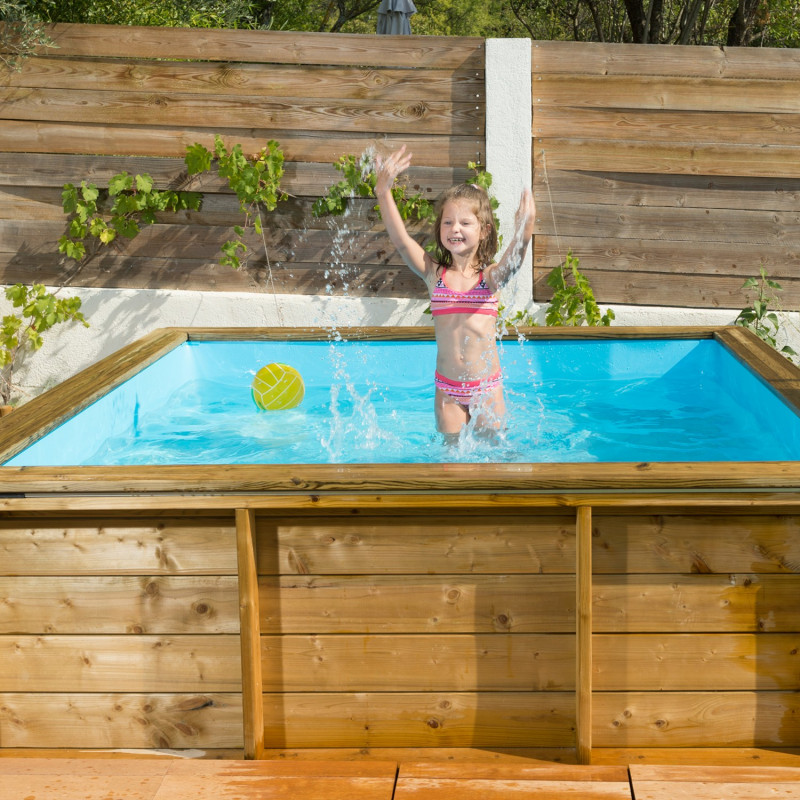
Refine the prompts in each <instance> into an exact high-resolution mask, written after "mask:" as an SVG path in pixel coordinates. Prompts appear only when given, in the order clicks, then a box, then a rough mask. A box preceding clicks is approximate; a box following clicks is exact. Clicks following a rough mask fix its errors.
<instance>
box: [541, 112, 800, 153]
mask: <svg viewBox="0 0 800 800" xmlns="http://www.w3.org/2000/svg"><path fill="white" fill-rule="evenodd" d="M564 131H570V135H571V136H573V137H574V138H583V139H584V140H598V141H602V140H604V139H611V140H614V141H635V142H648V143H649V142H653V143H658V144H659V145H660V146H662V147H663V146H664V145H665V144H668V145H674V144H676V143H683V144H690V145H697V144H723V145H749V146H751V147H757V148H767V147H770V148H771V147H796V146H797V139H798V136H800V114H751V113H746V112H742V111H718V112H715V113H709V112H708V111H706V110H705V109H703V110H696V111H684V112H680V111H664V110H661V109H645V110H637V109H628V108H622V109H599V108H574V107H572V106H568V107H561V106H542V107H537V108H536V109H535V115H534V118H533V136H534V137H535V138H539V137H541V138H542V139H545V140H546V139H550V138H557V139H558V138H562V136H563V132H564Z"/></svg>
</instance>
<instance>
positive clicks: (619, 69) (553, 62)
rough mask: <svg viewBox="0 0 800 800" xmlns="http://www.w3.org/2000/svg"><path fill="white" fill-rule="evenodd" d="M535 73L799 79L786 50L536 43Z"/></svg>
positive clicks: (793, 55) (798, 63)
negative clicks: (778, 77) (776, 76)
mask: <svg viewBox="0 0 800 800" xmlns="http://www.w3.org/2000/svg"><path fill="white" fill-rule="evenodd" d="M531 53H532V71H533V74H534V78H535V76H536V75H537V74H539V73H542V74H544V73H549V72H552V73H559V72H561V73H569V74H573V73H586V74H591V75H597V76H603V75H652V76H656V75H683V76H697V77H707V78H724V79H727V78H770V77H774V76H775V74H779V75H782V76H783V77H785V78H800V58H798V56H797V52H796V51H792V50H789V49H788V48H780V49H779V48H774V49H773V48H766V47H763V48H751V47H711V46H708V47H703V46H692V47H675V46H674V45H669V44H664V45H659V44H629V43H626V44H618V43H598V42H582V43H580V44H577V43H575V42H556V41H552V42H546V41H534V42H533V46H532V50H531Z"/></svg>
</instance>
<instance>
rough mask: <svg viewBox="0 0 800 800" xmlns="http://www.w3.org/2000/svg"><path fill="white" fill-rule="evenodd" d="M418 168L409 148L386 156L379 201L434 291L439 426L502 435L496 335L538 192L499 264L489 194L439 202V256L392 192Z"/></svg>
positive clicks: (525, 200) (466, 187)
mask: <svg viewBox="0 0 800 800" xmlns="http://www.w3.org/2000/svg"><path fill="white" fill-rule="evenodd" d="M410 164H411V153H406V148H405V145H404V146H403V147H401V148H400V149H399V150H397V151H395V152H394V153H392V155H390V156H388V157H387V158H381V157H380V156H379V157H378V158H377V159H376V175H377V181H376V184H375V196H376V197H377V198H378V205H379V206H380V210H381V215H382V217H383V221H384V224H385V225H386V230H387V232H388V233H389V236H390V237H391V240H392V243H393V244H394V246H395V247H396V248H397V250H398V252H399V253H400V255H401V256H402V258H403V260H404V261H405V263H406V264H407V265H408V266H409V267H410V268H411V270H412V271H413V272H415V273H416V274H417V275H419V276H420V278H422V279H423V280H424V281H425V283H426V285H427V287H428V293H429V294H430V298H431V314H432V315H433V323H434V330H435V332H436V345H437V354H436V373H435V376H434V385H435V387H436V392H435V396H434V410H435V412H436V426H437V428H438V430H439V431H440V432H441V433H443V434H444V435H445V437H447V438H448V439H450V440H452V439H454V438H457V437H458V434H459V432H460V431H461V428H462V427H463V426H464V425H465V424H467V423H468V422H470V420H473V419H474V423H473V424H474V425H475V428H476V430H479V431H494V430H498V429H499V428H500V427H501V426H502V421H503V416H504V414H505V401H504V399H503V379H502V374H501V371H500V359H499V357H498V354H497V343H496V333H495V323H496V319H497V306H498V300H497V291H498V289H500V287H502V286H504V285H505V284H506V283H507V282H508V280H509V279H510V278H511V277H512V276H513V275H514V274H515V273H516V272H517V270H518V269H519V268H520V266H521V265H522V261H523V259H524V257H525V252H526V250H527V247H528V243H529V242H530V239H531V236H532V235H533V226H534V222H535V215H536V210H535V207H534V203H533V195H532V194H531V192H530V190H529V189H526V190H525V191H524V192H523V194H522V198H521V200H520V204H519V209H518V210H517V215H516V220H515V225H514V237H513V239H512V241H511V243H510V244H509V246H508V247H507V248H506V249H505V251H504V252H503V255H502V257H501V258H500V260H499V261H497V262H495V261H494V256H495V254H496V252H497V246H498V240H497V229H496V227H495V224H494V217H493V214H492V207H491V204H490V202H489V196H488V195H487V194H486V192H485V191H484V190H483V189H481V188H479V187H477V186H474V185H472V184H461V185H457V186H453V187H452V188H450V189H448V190H447V191H446V192H444V194H443V196H442V197H441V199H440V200H439V204H438V210H439V213H438V215H437V219H436V231H435V234H436V246H437V249H436V258H433V257H432V256H430V255H429V254H428V253H426V252H425V250H424V249H423V248H422V247H421V246H420V244H419V243H418V242H416V241H415V240H414V239H413V238H412V237H411V236H410V235H409V233H408V232H407V231H406V228H405V225H404V223H403V219H402V217H401V216H400V212H399V211H398V209H397V205H396V204H395V202H394V198H393V197H392V193H391V189H392V185H393V184H394V181H395V178H397V176H398V175H399V174H400V173H401V172H403V171H404V170H406V169H407V168H408V166H409V165H410Z"/></svg>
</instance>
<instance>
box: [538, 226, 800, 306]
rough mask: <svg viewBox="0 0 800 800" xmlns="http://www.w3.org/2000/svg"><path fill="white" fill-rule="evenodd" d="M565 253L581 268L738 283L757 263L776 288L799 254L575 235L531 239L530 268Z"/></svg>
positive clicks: (792, 276)
mask: <svg viewBox="0 0 800 800" xmlns="http://www.w3.org/2000/svg"><path fill="white" fill-rule="evenodd" d="M545 213H548V212H545ZM570 249H572V251H573V254H574V255H575V256H576V258H579V259H580V262H581V268H583V266H588V267H590V268H592V269H597V270H603V271H606V272H612V271H615V270H619V271H621V272H627V271H630V272H636V273H644V272H656V273H679V274H682V275H686V276H695V275H696V276H698V277H699V276H713V277H735V278H736V279H737V280H740V281H741V282H742V283H744V281H745V280H746V279H747V278H751V277H757V276H758V268H759V267H760V266H761V265H763V266H764V268H765V269H766V270H767V273H768V274H769V275H770V277H772V278H774V279H775V280H778V281H781V286H783V285H784V284H783V282H784V281H785V282H786V286H787V287H789V288H790V289H791V288H792V287H794V285H795V283H796V281H797V278H796V276H797V275H798V269H800V254H798V251H797V249H795V248H794V247H793V245H792V244H790V243H787V244H783V243H782V244H775V245H773V246H769V247H765V246H764V245H763V244H749V243H748V242H736V243H735V244H734V243H728V242H709V241H704V242H702V247H700V244H699V243H698V242H692V241H685V242H680V241H674V240H673V241H670V240H666V239H663V240H658V239H613V238H605V237H588V236H587V237H584V236H581V235H580V234H579V232H577V231H574V232H573V233H572V234H571V235H570V236H563V237H562V236H561V235H560V234H559V236H558V237H556V236H549V235H539V236H537V237H536V252H535V255H534V265H535V268H537V269H545V268H550V269H552V268H553V267H556V266H558V265H559V264H562V263H564V258H565V256H566V253H567V252H568V250H570ZM742 299H744V294H743V293H742Z"/></svg>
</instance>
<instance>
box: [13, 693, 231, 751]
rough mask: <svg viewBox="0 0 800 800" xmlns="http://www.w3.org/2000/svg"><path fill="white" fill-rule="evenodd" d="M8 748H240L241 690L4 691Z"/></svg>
mask: <svg viewBox="0 0 800 800" xmlns="http://www.w3.org/2000/svg"><path fill="white" fill-rule="evenodd" d="M0 705H2V707H3V714H2V715H0V737H2V741H3V746H4V747H65V746H67V745H69V746H70V747H80V748H84V747H116V748H120V747H122V748H129V747H133V748H137V747H147V748H154V747H155V748H166V749H181V748H199V749H203V748H205V747H241V744H242V710H241V695H240V694H238V693H208V694H206V693H202V694H74V693H72V692H70V693H68V694H61V693H57V692H48V693H44V694H30V693H25V694H21V693H13V692H3V693H0Z"/></svg>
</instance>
